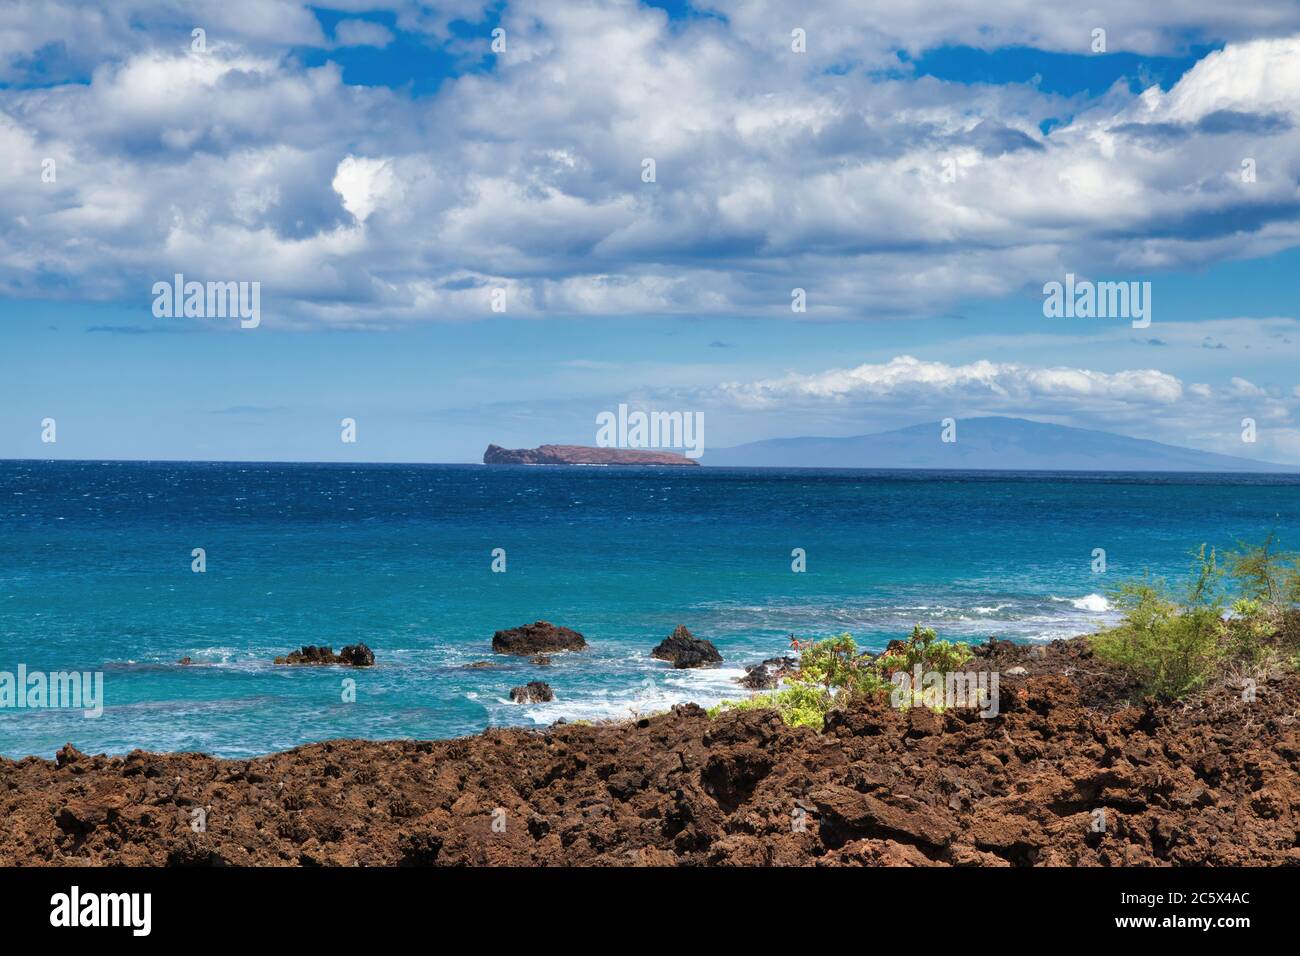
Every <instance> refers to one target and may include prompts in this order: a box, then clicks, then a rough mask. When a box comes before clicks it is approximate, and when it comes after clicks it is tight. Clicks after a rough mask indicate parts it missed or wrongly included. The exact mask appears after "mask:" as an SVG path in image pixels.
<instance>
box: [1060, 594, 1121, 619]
mask: <svg viewBox="0 0 1300 956" xmlns="http://www.w3.org/2000/svg"><path fill="white" fill-rule="evenodd" d="M1070 603H1071V604H1073V605H1074V606H1075V607H1076V608H1078V609H1079V610H1080V611H1096V612H1097V613H1099V614H1100V613H1103V612H1105V611H1109V610H1110V609H1111V608H1110V602H1109V601H1107V600H1106V599H1105V598H1104V597H1102V596H1101V595H1100V594H1088V595H1085V596H1084V597H1081V598H1070Z"/></svg>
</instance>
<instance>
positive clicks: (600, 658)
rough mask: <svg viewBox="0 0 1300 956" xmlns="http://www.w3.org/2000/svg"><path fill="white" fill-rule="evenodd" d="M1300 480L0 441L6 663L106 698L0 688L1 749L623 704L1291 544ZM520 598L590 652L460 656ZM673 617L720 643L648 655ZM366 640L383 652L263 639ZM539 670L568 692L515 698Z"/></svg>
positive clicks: (1036, 609)
mask: <svg viewBox="0 0 1300 956" xmlns="http://www.w3.org/2000/svg"><path fill="white" fill-rule="evenodd" d="M1298 506H1300V479H1297V478H1295V477H1291V478H1286V477H1279V478H1267V477H1228V476H1222V477H1216V476H1195V477H1192V476H1152V475H1127V476H1126V475H1086V476H1084V475H1075V476H1070V475H1044V474H1034V475H1015V474H997V475H991V474H988V473H984V474H961V473H951V472H950V473H908V472H848V471H844V472H838V471H776V470H741V469H705V468H699V469H689V470H687V469H681V470H677V469H622V468H619V469H609V468H529V467H494V468H489V467H484V466H471V465H466V466H456V465H429V466H407V465H371V466H354V465H278V464H171V463H119V462H111V463H110V462H70V463H69V462H0V670H5V671H11V672H12V671H15V670H16V668H17V665H18V664H19V663H23V664H26V665H27V667H28V668H29V670H45V671H55V670H66V669H78V670H100V671H102V672H103V673H104V681H105V698H106V707H105V711H104V713H103V715H102V716H101V717H99V718H98V719H86V718H84V717H82V716H81V714H80V712H79V711H66V710H14V709H10V710H0V753H3V754H5V755H7V756H18V755H26V754H30V753H35V754H41V755H44V756H49V755H51V754H52V753H53V752H54V751H55V750H56V749H57V748H58V747H60V746H61V745H62V744H63V743H65V742H67V741H71V742H73V743H74V744H75V745H76V746H78V747H79V748H81V749H83V750H86V751H91V752H99V751H107V752H110V753H121V752H125V751H127V750H129V749H131V748H133V747H144V748H148V749H155V750H205V751H209V752H213V753H217V754H222V755H247V754H256V753H265V752H268V751H272V750H278V749H282V748H286V747H290V746H294V745H296V744H300V743H304V742H308V741H315V740H322V739H327V738H331V737H343V736H349V737H372V738H383V737H447V736H453V735H458V734H465V733H470V732H474V731H476V730H479V729H482V728H483V727H485V726H488V725H493V724H496V725H501V724H525V725H528V724H544V723H550V722H551V721H553V720H555V719H557V718H559V717H562V716H563V717H567V718H569V719H571V720H572V719H578V718H586V719H599V718H617V717H627V716H631V715H633V714H635V713H648V712H652V711H656V710H662V709H665V708H666V707H667V706H669V705H670V704H672V703H675V702H678V701H684V700H696V701H699V702H701V703H705V704H708V703H712V702H715V701H717V700H718V699H720V698H721V697H723V696H732V697H735V696H739V694H738V693H737V692H736V690H735V689H734V688H735V685H734V684H733V683H732V678H733V677H735V676H736V675H738V674H739V673H741V671H740V670H739V667H740V665H742V664H744V663H751V662H754V661H757V660H760V659H762V658H764V657H769V656H772V655H774V654H777V653H780V652H782V651H783V650H784V649H785V647H786V645H787V642H788V635H789V634H791V633H795V634H798V635H800V636H801V637H816V636H824V635H828V634H833V633H838V632H841V631H849V632H851V633H852V634H853V635H854V636H855V637H856V638H858V640H859V641H860V642H861V643H862V644H864V645H865V646H867V647H880V646H883V644H884V643H885V642H886V641H887V640H889V639H890V638H892V637H896V636H900V635H903V634H905V633H906V632H907V631H908V630H910V628H911V626H912V624H913V623H914V622H920V623H923V624H928V625H931V626H933V627H935V628H937V629H938V630H939V632H940V634H941V636H945V637H951V638H960V639H965V640H982V639H984V638H986V637H988V636H990V635H997V636H999V637H1010V638H1019V639H1024V640H1044V639H1050V638H1053V637H1059V636H1067V635H1071V634H1076V633H1081V632H1086V631H1089V630H1092V629H1095V628H1096V627H1097V626H1098V625H1100V624H1102V623H1105V622H1107V621H1108V620H1110V619H1112V618H1113V614H1112V613H1111V612H1109V611H1108V610H1107V605H1106V602H1105V600H1104V597H1105V594H1106V592H1107V590H1108V589H1109V588H1110V587H1112V586H1113V585H1115V584H1117V583H1118V581H1119V579H1120V578H1122V577H1124V576H1133V575H1140V574H1141V573H1142V572H1143V571H1144V570H1151V571H1153V572H1155V573H1158V574H1167V575H1171V576H1172V575H1181V574H1182V573H1183V571H1184V570H1185V569H1186V567H1187V566H1188V557H1187V556H1188V552H1189V551H1190V550H1191V549H1192V548H1194V547H1195V546H1196V545H1198V544H1199V543H1201V542H1202V541H1204V542H1208V543H1210V544H1214V545H1217V546H1219V547H1231V546H1232V545H1233V544H1234V542H1235V541H1236V540H1237V539H1238V538H1258V537H1262V536H1263V535H1264V534H1265V533H1266V532H1267V531H1268V530H1269V529H1270V528H1272V527H1276V528H1278V530H1279V531H1280V533H1281V535H1282V538H1283V543H1284V544H1289V545H1291V546H1293V547H1296V546H1300V507H1298ZM200 547H201V548H204V549H206V552H207V572H206V573H205V574H195V573H193V572H192V571H191V560H192V559H191V556H190V555H191V551H192V549H194V548H200ZM493 548H504V549H505V550H506V554H507V567H508V570H507V571H506V573H504V574H496V573H492V571H491V552H492V549H493ZM794 548H803V549H805V550H806V552H807V572H806V573H803V574H795V573H792V571H791V560H792V559H791V550H792V549H794ZM1094 548H1104V549H1105V550H1106V555H1107V560H1108V565H1109V569H1108V572H1107V573H1106V574H1104V575H1098V574H1094V573H1093V572H1092V570H1091V561H1092V551H1093V549H1094ZM539 618H541V619H546V620H549V621H553V622H555V623H559V624H564V625H567V626H570V627H574V628H577V629H578V630H580V631H582V632H583V633H584V634H585V635H586V636H587V639H588V641H589V642H590V643H591V648H590V650H588V651H587V652H584V653H582V654H576V655H559V656H557V657H556V658H555V662H554V664H553V666H551V667H549V668H543V667H538V666H535V665H532V664H530V663H527V662H521V661H516V660H512V659H498V660H500V661H502V662H503V663H504V665H505V666H503V667H501V668H499V669H468V668H466V667H465V666H464V665H466V664H469V663H471V662H474V661H479V660H487V659H491V658H492V652H491V643H490V642H491V637H492V633H493V631H495V630H497V629H500V628H505V627H510V626H514V625H517V624H522V623H526V622H530V621H534V620H537V619H539ZM677 624H686V625H687V626H688V627H689V628H690V629H691V630H692V631H693V632H695V633H696V634H698V635H700V636H703V637H708V638H710V639H711V640H713V641H714V642H715V643H716V644H717V646H718V648H719V649H720V650H721V651H722V653H723V655H724V656H725V658H726V666H724V667H723V668H721V669H717V670H711V671H688V672H680V671H679V672H674V671H672V670H670V669H668V667H667V665H665V664H662V663H659V662H657V661H653V660H651V659H650V658H649V651H650V649H651V648H652V647H653V646H654V645H655V644H656V643H657V642H658V641H659V640H660V639H661V638H662V637H664V636H665V635H667V634H668V633H669V632H670V631H671V630H672V629H673V627H674V626H675V625H677ZM356 641H365V642H366V643H367V644H369V645H370V646H371V647H372V648H373V649H374V650H375V653H376V656H377V658H378V665H377V666H376V667H374V668H372V669H370V670H367V671H361V672H357V671H350V670H349V671H345V670H342V669H338V668H323V669H318V668H290V667H283V666H281V667H277V666H275V665H273V664H272V663H271V661H272V658H273V657H274V656H275V655H277V654H283V653H286V652H287V651H289V650H291V649H293V648H296V647H298V646H299V645H302V644H306V643H314V644H330V645H332V646H333V647H334V648H335V649H336V650H337V649H339V648H340V647H341V646H342V645H344V644H347V643H352V642H356ZM183 656H189V657H192V658H193V659H194V661H195V662H196V666H191V667H181V666H177V665H176V664H175V662H176V661H177V660H178V659H179V658H181V657H183ZM733 665H734V666H733ZM346 677H352V678H355V680H356V681H357V700H356V702H355V703H345V702H343V700H342V681H343V679H344V678H346ZM530 679H544V680H547V681H548V682H549V683H550V684H551V685H552V686H553V687H554V688H555V691H556V694H557V695H558V699H557V700H556V701H555V702H554V703H552V704H546V705H537V706H521V705H517V704H512V703H509V702H508V696H507V695H508V691H509V688H510V687H511V686H514V685H517V684H521V683H524V682H526V681H528V680H530Z"/></svg>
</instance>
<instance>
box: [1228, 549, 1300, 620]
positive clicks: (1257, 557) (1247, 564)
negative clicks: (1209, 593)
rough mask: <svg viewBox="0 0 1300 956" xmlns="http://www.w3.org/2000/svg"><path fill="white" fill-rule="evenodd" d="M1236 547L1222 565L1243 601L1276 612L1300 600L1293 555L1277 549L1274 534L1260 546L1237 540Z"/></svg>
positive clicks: (1299, 580)
mask: <svg viewBox="0 0 1300 956" xmlns="http://www.w3.org/2000/svg"><path fill="white" fill-rule="evenodd" d="M1237 546H1238V548H1239V550H1237V551H1234V552H1232V553H1231V554H1229V555H1227V557H1226V558H1225V559H1224V565H1225V566H1226V568H1227V572H1228V575H1229V576H1230V577H1231V578H1232V579H1233V580H1234V581H1236V582H1237V588H1238V590H1239V591H1240V593H1241V596H1242V597H1243V598H1245V599H1247V600H1251V601H1257V602H1258V603H1259V605H1260V606H1261V609H1262V608H1269V609H1277V610H1281V609H1282V608H1283V607H1285V606H1288V605H1291V604H1294V603H1296V601H1297V600H1300V565H1298V564H1297V560H1296V556H1295V555H1293V554H1288V553H1287V552H1285V551H1281V550H1279V549H1278V547H1277V533H1276V532H1274V531H1270V532H1269V533H1268V536H1267V537H1266V538H1265V539H1264V540H1263V541H1262V542H1260V543H1259V544H1253V545H1252V544H1247V543H1246V542H1244V541H1238V542H1237Z"/></svg>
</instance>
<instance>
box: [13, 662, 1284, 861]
mask: <svg viewBox="0 0 1300 956" xmlns="http://www.w3.org/2000/svg"><path fill="white" fill-rule="evenodd" d="M975 650H976V661H975V663H974V665H973V666H983V667H987V668H996V669H997V670H999V671H1000V673H1001V674H1002V679H1001V684H1000V693H999V704H1000V713H999V714H998V716H997V717H994V718H992V719H983V718H980V717H978V716H976V714H975V713H973V712H971V711H967V710H958V709H956V708H954V709H951V710H948V711H946V712H944V713H935V712H931V711H929V710H926V709H922V708H914V709H911V710H908V711H898V710H895V709H893V708H891V707H890V706H889V704H888V702H887V701H879V702H871V703H867V704H864V705H862V706H860V707H858V708H856V709H851V710H845V711H842V712H833V713H832V716H831V717H830V718H829V720H828V722H827V726H826V728H825V730H824V732H822V733H820V734H818V733H815V732H814V731H812V730H809V729H807V728H790V727H788V726H786V725H785V724H783V723H782V722H781V721H780V719H779V718H778V717H777V716H776V714H775V713H774V712H773V711H770V710H754V711H738V712H730V713H723V714H722V715H720V716H719V717H716V718H713V719H711V718H709V717H708V716H707V714H705V712H704V711H703V710H702V709H701V708H699V707H697V706H695V705H693V704H687V705H680V706H678V707H676V708H674V709H673V711H672V712H671V713H667V714H662V715H659V716H654V717H647V718H644V719H641V720H637V721H628V722H623V723H613V724H597V725H578V724H557V725H555V726H553V727H551V728H549V729H547V730H526V729H510V730H503V729H492V730H488V731H486V732H484V733H482V734H479V735H476V736H473V737H465V738H460V739H455V740H441V741H392V742H379V741H363V740H333V741H327V742H325V743H319V744H312V745H309V746H304V747H298V748H295V749H293V750H289V751H286V752H284V753H278V754H272V755H270V756H266V757H260V758H256V759H251V760H223V759H215V758H212V757H208V756H205V755H202V754H151V753H145V752H142V751H134V752H132V753H130V754H128V755H127V756H126V757H105V756H87V755H85V754H82V753H80V752H78V751H76V750H75V749H74V748H73V747H71V746H68V747H65V748H64V749H63V750H61V751H60V752H59V754H58V756H57V758H56V760H54V761H48V760H42V759H39V758H36V757H29V758H26V759H23V760H19V761H12V760H0V786H2V789H3V798H2V803H3V806H2V808H0V864H4V865H69V864H79V865H86V864H91V865H203V866H208V865H259V866H315V865H339V866H352V865H363V866H392V865H524V866H539V865H613V866H633V865H791V866H803V865H845V864H848V865H854V864H857V865H861V864H867V865H899V866H942V865H959V866H1029V865H1149V866H1157V865H1160V866H1163V865H1202V866H1203V865H1218V866H1233V865H1247V864H1256V865H1285V864H1291V865H1295V864H1300V847H1298V846H1297V825H1298V813H1300V783H1298V781H1300V728H1298V726H1297V705H1298V703H1300V677H1298V676H1297V675H1296V674H1295V673H1294V672H1291V673H1286V674H1277V675H1274V676H1272V677H1268V678H1264V679H1261V680H1259V682H1258V685H1257V687H1256V688H1255V695H1254V699H1253V700H1250V699H1247V698H1249V696H1250V695H1243V693H1242V692H1241V690H1240V689H1238V688H1236V687H1234V686H1232V685H1230V684H1227V683H1224V684H1220V685H1218V686H1215V687H1213V688H1211V689H1209V690H1207V691H1205V692H1203V693H1201V694H1200V695H1198V696H1196V697H1193V698H1190V699H1188V700H1184V701H1179V702H1176V703H1171V704H1156V703H1155V702H1153V701H1150V700H1147V701H1144V702H1140V703H1137V704H1132V703H1130V698H1131V696H1132V693H1133V688H1132V686H1131V685H1130V684H1129V683H1128V682H1127V681H1126V680H1125V679H1124V677H1123V676H1122V675H1120V674H1117V673H1116V672H1114V671H1112V670H1110V669H1108V668H1107V667H1105V666H1104V665H1102V664H1101V663H1100V662H1099V661H1097V660H1096V659H1095V658H1093V656H1092V655H1091V653H1090V651H1089V650H1088V648H1087V645H1086V643H1085V642H1084V641H1082V640H1079V639H1075V640H1071V641H1057V642H1055V643H1053V644H1051V645H1049V646H1047V647H1045V648H1044V647H1038V648H1033V649H1031V648H1028V647H1025V646H1022V645H1014V644H1009V643H1006V642H993V643H990V644H986V645H982V646H980V647H977V648H976V649H975ZM1017 668H1022V669H1023V673H1021V672H1020V671H1016V673H1014V674H1010V675H1009V674H1008V672H1009V671H1013V670H1015V669H1017ZM742 693H743V692H742ZM197 808H203V809H204V810H205V813H206V830H205V831H203V832H195V831H194V830H193V829H192V827H191V822H192V820H193V819H194V816H193V811H194V810H195V809H197ZM494 822H496V824H497V825H496V826H494ZM502 823H504V827H503V826H502V825H501V824H502Z"/></svg>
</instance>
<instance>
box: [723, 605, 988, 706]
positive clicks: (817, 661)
mask: <svg viewBox="0 0 1300 956" xmlns="http://www.w3.org/2000/svg"><path fill="white" fill-rule="evenodd" d="M900 645H901V646H897V645H896V646H895V647H894V649H893V650H891V651H887V652H886V653H884V654H881V655H880V656H878V657H875V658H872V657H870V656H868V655H864V654H860V653H859V652H858V646H857V643H856V642H855V641H854V640H853V637H852V635H849V634H838V635H836V636H835V637H828V638H825V639H824V640H820V641H808V642H800V641H797V640H796V641H794V646H795V647H796V648H797V649H798V650H799V670H798V672H797V673H795V674H793V675H791V677H789V678H788V679H787V683H786V686H785V687H783V688H782V689H780V690H776V691H771V692H765V693H761V694H756V695H755V696H753V697H751V698H749V699H747V700H740V701H734V700H727V701H723V702H722V703H721V704H719V705H718V706H716V707H714V708H713V709H712V710H710V711H709V714H710V716H717V715H718V714H720V713H722V712H723V711H724V710H758V709H762V708H767V707H774V708H776V709H777V710H778V711H779V712H780V714H781V719H782V720H784V721H785V722H786V723H787V724H789V725H790V726H792V727H812V728H813V729H815V730H821V729H822V726H823V725H824V723H825V720H826V715H827V714H828V713H830V711H831V710H832V708H835V707H844V706H846V705H848V704H849V703H850V702H851V701H854V700H859V699H862V698H864V697H869V696H874V695H878V694H888V693H889V692H890V690H891V689H892V688H893V683H892V682H891V680H890V676H891V675H892V674H894V673H895V672H896V671H899V670H907V671H910V670H911V669H912V668H913V667H914V666H915V665H917V664H920V665H921V667H922V669H923V670H938V671H953V670H960V669H961V668H962V667H963V666H964V665H965V663H966V662H967V661H968V660H970V658H971V649H970V647H969V646H967V645H966V644H960V643H954V642H952V641H941V640H938V638H937V636H936V635H935V632H934V631H933V630H931V629H930V628H923V627H921V626H920V625H919V624H918V625H916V626H915V627H914V628H912V634H911V636H910V637H909V638H908V639H907V640H906V641H903V642H900Z"/></svg>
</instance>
